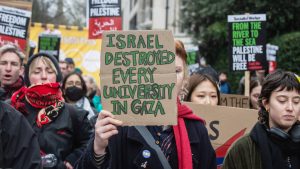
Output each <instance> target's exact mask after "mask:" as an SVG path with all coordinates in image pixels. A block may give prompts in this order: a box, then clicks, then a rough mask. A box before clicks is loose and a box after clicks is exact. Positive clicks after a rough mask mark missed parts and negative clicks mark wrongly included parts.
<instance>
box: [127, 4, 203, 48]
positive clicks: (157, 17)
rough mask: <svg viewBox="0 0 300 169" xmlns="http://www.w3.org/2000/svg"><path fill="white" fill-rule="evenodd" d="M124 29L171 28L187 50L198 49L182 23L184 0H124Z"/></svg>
mask: <svg viewBox="0 0 300 169" xmlns="http://www.w3.org/2000/svg"><path fill="white" fill-rule="evenodd" d="M121 2H122V15H123V16H122V17H123V30H155V29H158V30H162V29H163V30H166V29H167V30H171V31H172V32H173V35H174V37H175V39H180V40H181V41H183V43H184V44H185V48H186V50H187V51H195V50H198V47H197V46H195V45H193V44H192V39H191V38H190V37H188V35H187V34H186V33H185V31H184V29H183V27H182V24H181V15H182V10H181V9H182V6H183V5H184V0H122V1H121Z"/></svg>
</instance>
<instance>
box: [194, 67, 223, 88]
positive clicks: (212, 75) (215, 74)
mask: <svg viewBox="0 0 300 169" xmlns="http://www.w3.org/2000/svg"><path fill="white" fill-rule="evenodd" d="M193 74H203V75H208V76H210V78H211V79H212V80H213V81H214V82H215V83H216V84H218V83H219V76H218V72H217V71H216V70H215V69H214V68H212V67H211V66H207V67H199V68H197V69H196V70H195V71H194V72H193V73H192V75H193Z"/></svg>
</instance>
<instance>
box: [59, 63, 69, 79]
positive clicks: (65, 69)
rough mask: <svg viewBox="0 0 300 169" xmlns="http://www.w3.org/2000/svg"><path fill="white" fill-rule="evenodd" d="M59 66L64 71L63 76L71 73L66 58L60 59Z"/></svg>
mask: <svg viewBox="0 0 300 169" xmlns="http://www.w3.org/2000/svg"><path fill="white" fill-rule="evenodd" d="M59 68H60V71H61V73H62V77H63V78H64V77H66V76H67V74H69V71H68V64H67V62H66V61H64V60H60V61H59Z"/></svg>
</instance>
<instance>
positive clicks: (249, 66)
mask: <svg viewBox="0 0 300 169" xmlns="http://www.w3.org/2000/svg"><path fill="white" fill-rule="evenodd" d="M228 28H229V29H228V30H229V32H228V38H229V61H230V69H231V70H233V71H247V70H249V71H251V70H262V69H265V70H266V69H267V66H268V63H267V60H266V15H265V14H253V15H229V16H228Z"/></svg>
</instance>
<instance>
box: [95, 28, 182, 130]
mask: <svg viewBox="0 0 300 169" xmlns="http://www.w3.org/2000/svg"><path fill="white" fill-rule="evenodd" d="M101 56H102V57H101V68H100V71H101V91H102V97H103V99H102V105H103V108H104V109H106V110H109V111H111V112H112V113H113V114H115V115H116V116H117V119H120V120H122V121H123V122H124V124H125V125H175V124H177V106H176V99H177V96H176V85H175V83H176V71H175V56H176V55H175V44H174V38H173V35H172V33H171V31H106V32H104V34H103V40H102V49H101Z"/></svg>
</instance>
